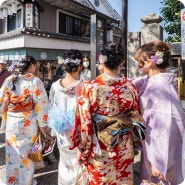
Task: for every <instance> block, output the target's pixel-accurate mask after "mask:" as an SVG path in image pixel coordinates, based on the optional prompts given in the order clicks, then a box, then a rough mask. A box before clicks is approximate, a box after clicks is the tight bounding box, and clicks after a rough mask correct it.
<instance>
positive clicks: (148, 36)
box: [141, 13, 163, 45]
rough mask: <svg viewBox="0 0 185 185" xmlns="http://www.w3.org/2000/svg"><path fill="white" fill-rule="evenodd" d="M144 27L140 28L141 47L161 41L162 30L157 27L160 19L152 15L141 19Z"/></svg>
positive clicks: (160, 27)
mask: <svg viewBox="0 0 185 185" xmlns="http://www.w3.org/2000/svg"><path fill="white" fill-rule="evenodd" d="M141 21H142V22H143V23H145V25H144V26H143V27H142V28H141V45H143V44H146V43H149V42H152V41H154V40H163V28H162V26H160V25H159V23H160V22H162V18H161V17H160V16H159V15H156V14H154V13H151V14H149V15H148V16H146V17H143V18H141Z"/></svg>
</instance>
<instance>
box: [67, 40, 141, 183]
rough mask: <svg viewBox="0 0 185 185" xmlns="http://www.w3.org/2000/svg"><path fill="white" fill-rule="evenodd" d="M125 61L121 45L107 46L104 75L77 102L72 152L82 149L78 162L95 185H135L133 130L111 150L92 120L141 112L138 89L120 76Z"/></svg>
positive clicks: (90, 83)
mask: <svg viewBox="0 0 185 185" xmlns="http://www.w3.org/2000/svg"><path fill="white" fill-rule="evenodd" d="M123 59H124V51H123V47H122V46H121V45H120V44H118V43H110V44H109V45H108V46H105V47H103V49H102V50H101V55H100V56H99V61H100V63H101V65H102V67H103V70H102V72H103V73H102V74H100V75H99V76H98V77H96V78H95V79H93V80H90V81H88V82H86V83H85V84H84V86H83V88H82V91H81V93H80V95H79V98H78V101H77V109H76V114H75V126H74V132H73V135H72V140H71V144H70V149H71V150H73V149H76V148H77V149H78V154H77V160H78V162H79V163H80V164H84V165H85V166H86V169H87V171H88V176H89V181H90V184H91V185H95V184H101V185H107V184H110V185H111V184H127V185H133V159H134V150H133V137H132V134H131V131H130V130H128V131H127V132H126V133H124V134H120V135H119V137H118V140H117V142H116V144H115V146H114V147H113V148H110V149H109V148H108V147H106V145H105V144H104V143H103V142H101V141H100V140H98V138H97V137H96V132H95V130H94V126H95V125H94V123H93V121H92V120H93V119H94V118H95V116H96V115H100V116H114V115H119V114H122V113H124V112H125V111H128V110H134V111H137V110H138V99H137V90H136V88H135V86H134V85H133V84H132V82H131V81H129V80H127V78H125V77H124V76H123V75H120V74H119V67H120V66H121V65H122V63H123Z"/></svg>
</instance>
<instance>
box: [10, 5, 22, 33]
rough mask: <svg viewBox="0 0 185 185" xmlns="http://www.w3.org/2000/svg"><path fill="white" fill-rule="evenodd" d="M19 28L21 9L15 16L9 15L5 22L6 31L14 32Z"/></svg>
mask: <svg viewBox="0 0 185 185" xmlns="http://www.w3.org/2000/svg"><path fill="white" fill-rule="evenodd" d="M20 27H21V9H20V10H18V11H17V13H16V14H15V15H11V16H10V15H9V16H8V20H7V31H8V32H9V31H12V30H15V29H16V28H20Z"/></svg>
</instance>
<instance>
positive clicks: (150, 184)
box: [140, 175, 171, 185]
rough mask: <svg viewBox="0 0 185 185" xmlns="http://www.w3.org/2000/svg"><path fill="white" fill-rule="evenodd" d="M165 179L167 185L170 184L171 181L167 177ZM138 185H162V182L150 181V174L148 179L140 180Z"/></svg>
mask: <svg viewBox="0 0 185 185" xmlns="http://www.w3.org/2000/svg"><path fill="white" fill-rule="evenodd" d="M165 181H166V182H167V183H168V185H171V183H170V181H169V180H168V179H166V180H165ZM140 185H162V183H161V182H158V183H154V182H152V175H150V176H149V178H148V180H142V182H141V184H140Z"/></svg>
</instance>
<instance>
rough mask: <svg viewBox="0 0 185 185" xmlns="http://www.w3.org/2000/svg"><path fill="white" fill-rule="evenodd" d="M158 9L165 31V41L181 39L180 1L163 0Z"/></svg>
mask: <svg viewBox="0 0 185 185" xmlns="http://www.w3.org/2000/svg"><path fill="white" fill-rule="evenodd" d="M161 3H162V8H161V10H160V12H161V15H162V17H163V28H164V30H165V31H166V33H167V35H168V36H167V38H166V40H165V41H166V42H180V40H181V20H180V1H178V0H163V1H162V2H161Z"/></svg>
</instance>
